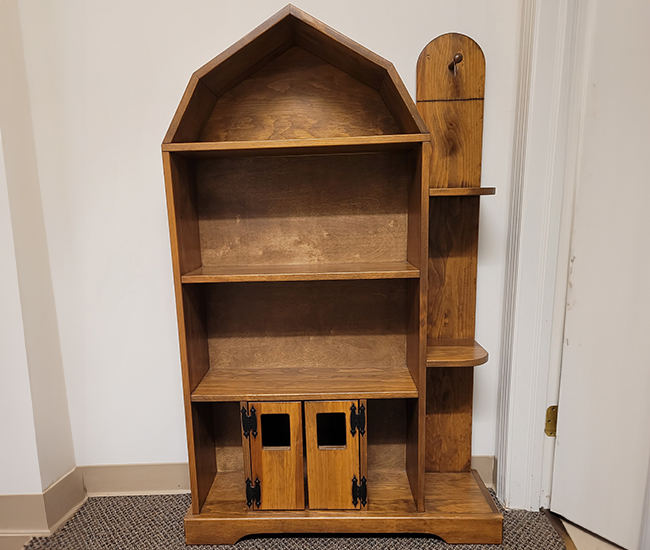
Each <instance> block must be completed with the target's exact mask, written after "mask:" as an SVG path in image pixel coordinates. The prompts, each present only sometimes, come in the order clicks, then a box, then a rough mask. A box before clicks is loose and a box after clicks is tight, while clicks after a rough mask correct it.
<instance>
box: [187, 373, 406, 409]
mask: <svg viewBox="0 0 650 550" xmlns="http://www.w3.org/2000/svg"><path fill="white" fill-rule="evenodd" d="M417 397H418V389H417V387H416V386H415V382H413V378H411V375H410V373H409V371H408V369H407V368H406V366H386V367H354V366H352V367H327V368H323V367H317V368H314V367H298V368H296V367H291V368H288V367H285V368H281V367H269V368H266V367H255V368H246V367H242V368H237V369H235V368H218V369H210V370H209V371H208V372H207V373H206V375H205V376H204V377H203V380H201V382H200V383H199V385H198V386H197V387H196V388H195V390H194V391H193V392H192V401H199V402H200V401H203V402H206V401H207V402H214V401H258V400H259V401H274V400H278V401H287V400H295V401H300V400H309V399H389V398H417Z"/></svg>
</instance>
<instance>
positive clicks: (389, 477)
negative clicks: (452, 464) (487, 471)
mask: <svg viewBox="0 0 650 550" xmlns="http://www.w3.org/2000/svg"><path fill="white" fill-rule="evenodd" d="M243 482H244V479H243V474H242V473H240V472H229V473H221V474H217V476H216V477H215V481H214V483H213V486H212V488H211V490H210V494H209V495H208V498H207V499H206V502H205V504H204V505H203V508H202V510H201V514H198V515H193V514H191V513H188V514H187V516H185V537H186V542H187V543H188V544H234V543H235V542H237V541H238V540H239V539H241V538H242V537H244V536H246V535H253V534H281V533H336V534H339V533H340V534H344V533H345V534H348V533H356V534H361V533H396V534H405V533H413V534H430V535H437V536H439V537H441V538H442V539H444V540H445V541H446V542H448V543H454V544H456V543H465V544H480V543H482V544H499V543H501V541H502V530H503V516H502V515H501V514H500V513H499V512H498V510H497V509H496V506H495V505H494V502H493V501H492V498H491V497H490V495H489V493H488V492H487V489H486V488H485V486H484V485H483V483H482V481H481V479H480V476H478V474H477V473H476V472H475V471H473V472H471V473H444V474H442V473H427V474H426V487H427V492H426V497H425V510H426V511H425V512H417V511H415V505H414V503H413V499H412V497H411V496H410V488H409V485H408V478H407V477H406V473H405V472H400V471H390V472H383V471H378V472H374V473H373V472H371V473H369V483H370V482H372V484H371V489H369V503H368V509H367V511H352V510H349V511H338V510H337V511H331V510H330V511H325V510H301V511H249V510H248V509H247V507H246V504H245V502H244V499H243V497H242V496H241V495H242V489H241V488H242V487H243Z"/></svg>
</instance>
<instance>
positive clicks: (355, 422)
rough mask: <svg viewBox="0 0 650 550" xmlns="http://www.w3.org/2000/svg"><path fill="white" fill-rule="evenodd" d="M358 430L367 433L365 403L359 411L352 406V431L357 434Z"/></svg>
mask: <svg viewBox="0 0 650 550" xmlns="http://www.w3.org/2000/svg"><path fill="white" fill-rule="evenodd" d="M357 430H359V434H360V435H364V434H365V433H366V408H365V407H364V406H363V405H360V406H359V412H358V413H357V408H356V407H355V406H354V405H352V406H351V407H350V433H351V434H352V435H355V434H356V433H357Z"/></svg>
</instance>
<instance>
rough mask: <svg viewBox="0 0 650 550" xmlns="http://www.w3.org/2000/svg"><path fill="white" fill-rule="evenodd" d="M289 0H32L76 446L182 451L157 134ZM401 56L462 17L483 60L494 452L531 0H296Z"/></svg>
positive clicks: (141, 458) (486, 338)
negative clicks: (196, 83)
mask: <svg viewBox="0 0 650 550" xmlns="http://www.w3.org/2000/svg"><path fill="white" fill-rule="evenodd" d="M283 5H284V0H273V1H271V0H268V1H264V2H261V1H252V0H243V1H240V2H237V3H234V2H228V3H226V2H215V1H214V0H211V1H208V0H193V1H192V2H178V1H171V0H138V1H133V0H129V1H126V0H110V1H108V0H103V1H97V2H86V1H83V0H56V1H54V0H41V1H39V2H34V1H28V0H20V2H19V6H20V21H21V29H22V35H23V41H24V53H25V63H26V71H27V80H28V84H29V97H30V101H31V108H32V119H33V129H34V138H35V143H36V154H37V160H38V175H39V178H40V189H41V194H42V201H43V212H44V218H45V226H46V231H47V240H48V246H49V254H50V263H51V271H52V280H53V285H54V295H55V300H56V311H57V316H58V329H59V334H60V341H61V351H62V356H63V364H64V368H65V379H66V384H67V391H68V400H69V408H70V418H71V423H72V432H73V437H74V448H75V453H76V459H77V463H78V464H79V465H88V464H110V463H118V464H120V463H146V462H177V461H184V460H186V448H185V436H184V424H183V413H182V401H181V388H180V386H181V379H180V367H179V357H178V343H177V332H176V321H175V308H174V298H173V287H172V277H171V258H170V251H169V237H168V228H167V221H166V210H165V197H164V190H163V176H162V168H161V155H160V143H161V141H162V138H163V135H164V133H165V131H166V129H167V126H168V124H169V121H170V120H171V117H172V115H173V113H174V111H175V109H176V106H177V104H178V102H179V100H180V98H181V95H182V93H183V91H184V89H185V86H186V84H187V82H188V79H189V77H190V75H191V73H192V72H193V71H194V70H195V69H197V68H198V67H200V66H201V65H202V64H203V63H205V62H206V61H208V60H209V59H211V58H212V57H214V56H215V55H217V54H218V53H219V52H221V51H222V50H223V49H225V48H226V47H228V46H229V45H230V44H231V43H233V42H234V41H236V40H237V39H239V38H240V37H241V36H243V35H244V34H246V33H247V32H249V31H250V30H252V29H253V28H254V27H255V26H257V25H258V24H259V23H261V22H262V21H264V20H265V19H266V18H267V17H269V16H271V15H272V14H273V13H275V12H276V11H277V10H279V9H280V8H281V7H282V6H283ZM297 5H298V7H300V8H302V9H304V10H306V11H307V12H309V13H311V14H312V15H314V16H315V17H317V18H319V19H321V20H323V21H324V22H326V23H327V24H329V25H331V26H333V27H334V28H336V29H337V30H339V31H341V32H343V33H344V34H346V35H348V36H350V37H351V38H352V39H354V40H356V41H358V42H360V43H361V44H363V45H364V46H367V47H368V48H370V49H371V50H374V51H375V52H377V53H378V54H380V55H382V56H384V57H386V58H387V59H389V60H391V61H392V62H393V63H394V64H395V66H396V67H397V69H398V71H399V73H400V74H401V76H402V78H403V79H404V81H405V83H406V85H407V87H408V88H409V90H410V92H411V93H412V94H413V95H414V93H415V64H416V61H417V57H418V55H419V53H420V51H421V50H422V48H423V47H424V46H425V45H426V44H427V43H428V42H429V41H430V40H431V39H433V38H434V37H436V36H437V35H439V34H442V33H445V32H451V31H456V32H462V33H465V34H468V35H469V36H471V37H473V38H474V39H475V40H477V41H478V42H479V44H480V45H481V46H482V48H483V50H484V52H485V55H486V59H487V75H488V76H487V83H486V102H485V107H486V111H485V145H484V164H483V185H486V186H496V187H497V189H498V192H497V195H496V197H488V198H486V199H484V200H483V208H482V213H481V246H480V255H479V274H478V281H479V286H478V309H477V339H478V340H479V342H481V343H482V344H483V345H484V346H485V347H486V348H487V349H488V350H489V351H490V352H491V359H490V362H489V363H488V364H487V365H485V366H482V367H480V368H478V369H477V370H476V383H475V388H476V390H475V391H476V396H475V420H474V426H475V428H474V437H473V442H474V454H477V455H493V454H495V444H494V441H495V429H496V401H497V379H498V376H497V369H498V364H499V345H500V339H501V334H500V331H501V312H502V305H501V304H502V290H503V277H504V258H505V241H506V229H507V218H508V194H509V189H508V182H509V181H510V178H509V171H510V166H511V152H512V134H513V132H512V128H513V117H514V104H515V94H516V84H517V83H516V79H517V74H516V66H517V59H518V51H517V47H518V29H519V20H520V0H503V1H501V2H498V3H496V2H491V1H489V0H455V1H453V2H451V1H449V0H444V1H443V0H419V1H417V2H416V1H413V2H409V3H408V4H398V3H396V2H393V1H389V0H382V1H378V0H375V1H363V2H362V1H351V0H329V1H328V2H324V1H316V0H304V1H301V2H298V3H297Z"/></svg>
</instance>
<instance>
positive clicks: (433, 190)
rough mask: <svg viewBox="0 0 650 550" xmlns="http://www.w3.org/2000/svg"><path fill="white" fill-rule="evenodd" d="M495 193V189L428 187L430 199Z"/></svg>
mask: <svg viewBox="0 0 650 550" xmlns="http://www.w3.org/2000/svg"><path fill="white" fill-rule="evenodd" d="M496 192H497V189H496V187H429V196H430V197H475V196H480V195H494V194H496Z"/></svg>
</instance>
